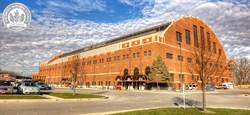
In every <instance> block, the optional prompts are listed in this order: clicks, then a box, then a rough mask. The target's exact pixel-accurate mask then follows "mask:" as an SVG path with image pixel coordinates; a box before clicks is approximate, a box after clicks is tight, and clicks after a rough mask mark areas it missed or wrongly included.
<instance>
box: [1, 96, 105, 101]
mask: <svg viewBox="0 0 250 115" xmlns="http://www.w3.org/2000/svg"><path fill="white" fill-rule="evenodd" d="M43 96H44V97H47V98H49V99H0V103H8V102H10V103H11V102H51V101H58V102H59V101H60V102H68V101H97V100H106V99H109V97H103V98H79V99H63V98H59V97H54V96H50V95H43Z"/></svg>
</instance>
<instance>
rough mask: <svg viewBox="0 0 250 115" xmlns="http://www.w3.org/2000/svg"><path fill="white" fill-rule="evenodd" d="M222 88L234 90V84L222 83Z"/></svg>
mask: <svg viewBox="0 0 250 115" xmlns="http://www.w3.org/2000/svg"><path fill="white" fill-rule="evenodd" d="M222 86H223V88H224V89H233V87H234V86H233V83H231V82H226V83H222Z"/></svg>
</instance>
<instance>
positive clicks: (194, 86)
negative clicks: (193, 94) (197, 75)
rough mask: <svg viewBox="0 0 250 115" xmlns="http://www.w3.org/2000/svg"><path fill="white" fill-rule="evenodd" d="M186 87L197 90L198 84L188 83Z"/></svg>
mask: <svg viewBox="0 0 250 115" xmlns="http://www.w3.org/2000/svg"><path fill="white" fill-rule="evenodd" d="M186 88H187V90H197V85H195V84H190V85H188V86H187V87H186Z"/></svg>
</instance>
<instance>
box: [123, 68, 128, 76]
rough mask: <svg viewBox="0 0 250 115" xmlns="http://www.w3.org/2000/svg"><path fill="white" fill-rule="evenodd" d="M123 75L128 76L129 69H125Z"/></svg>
mask: <svg viewBox="0 0 250 115" xmlns="http://www.w3.org/2000/svg"><path fill="white" fill-rule="evenodd" d="M123 75H124V77H126V76H128V69H127V68H125V69H124V70H123Z"/></svg>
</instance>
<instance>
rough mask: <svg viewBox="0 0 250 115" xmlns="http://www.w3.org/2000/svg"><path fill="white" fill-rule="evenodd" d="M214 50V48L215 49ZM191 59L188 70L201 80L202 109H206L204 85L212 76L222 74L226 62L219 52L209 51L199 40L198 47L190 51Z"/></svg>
mask: <svg viewBox="0 0 250 115" xmlns="http://www.w3.org/2000/svg"><path fill="white" fill-rule="evenodd" d="M215 50H216V49H215ZM191 57H192V59H194V62H192V63H189V66H187V67H188V68H187V69H188V70H189V71H190V73H192V74H196V75H198V78H199V79H198V81H199V80H200V81H201V89H202V110H203V111H207V108H206V85H207V84H208V82H209V81H210V80H211V78H212V77H215V76H217V77H221V76H223V74H224V72H225V70H226V68H227V67H226V66H224V65H227V62H226V61H225V60H223V57H222V55H221V52H219V53H216V51H213V52H212V51H211V49H205V44H204V41H201V46H200V47H194V48H193V52H192V56H191Z"/></svg>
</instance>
